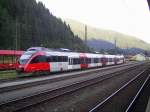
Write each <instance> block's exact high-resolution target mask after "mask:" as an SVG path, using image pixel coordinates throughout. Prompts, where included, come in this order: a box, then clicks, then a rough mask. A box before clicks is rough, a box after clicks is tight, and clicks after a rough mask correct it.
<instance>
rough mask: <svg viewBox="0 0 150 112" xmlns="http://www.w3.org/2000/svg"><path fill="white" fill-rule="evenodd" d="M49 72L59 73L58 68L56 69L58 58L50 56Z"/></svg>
mask: <svg viewBox="0 0 150 112" xmlns="http://www.w3.org/2000/svg"><path fill="white" fill-rule="evenodd" d="M50 67H51V69H50V70H51V72H56V71H59V68H58V56H52V57H51V65H50Z"/></svg>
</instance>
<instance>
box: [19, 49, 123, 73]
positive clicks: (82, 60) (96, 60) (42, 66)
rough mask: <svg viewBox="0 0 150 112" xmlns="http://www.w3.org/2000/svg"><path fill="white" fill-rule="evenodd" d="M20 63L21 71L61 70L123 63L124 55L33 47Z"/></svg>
mask: <svg viewBox="0 0 150 112" xmlns="http://www.w3.org/2000/svg"><path fill="white" fill-rule="evenodd" d="M19 63H20V65H19V66H18V68H17V70H18V71H20V72H40V71H47V72H59V71H67V70H76V69H86V68H92V67H101V66H108V65H114V64H121V63H124V57H123V56H119V55H117V56H116V55H103V54H92V53H77V52H60V51H53V50H48V49H46V48H45V49H43V48H42V50H39V48H38V50H35V49H33V48H32V49H29V50H28V51H27V52H25V53H24V54H23V55H22V56H21V58H20V60H19Z"/></svg>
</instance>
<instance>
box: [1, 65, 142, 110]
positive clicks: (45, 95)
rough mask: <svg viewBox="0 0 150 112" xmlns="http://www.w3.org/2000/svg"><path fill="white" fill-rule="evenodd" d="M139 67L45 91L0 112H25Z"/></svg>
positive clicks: (6, 105)
mask: <svg viewBox="0 0 150 112" xmlns="http://www.w3.org/2000/svg"><path fill="white" fill-rule="evenodd" d="M137 66H141V65H136V66H132V67H130V66H129V67H128V68H126V69H125V70H120V71H116V72H111V73H108V74H105V75H103V76H98V77H94V78H92V79H88V80H84V81H78V82H75V83H70V84H68V85H65V86H62V87H58V88H55V89H52V90H47V91H43V92H41V93H38V94H32V95H30V96H26V97H23V98H19V99H15V100H10V101H7V102H3V103H1V104H0V109H1V110H0V111H2V112H13V111H15V112H16V111H18V112H19V111H24V110H26V109H27V108H30V107H33V106H35V105H39V104H41V103H43V102H46V101H50V100H52V99H55V98H57V97H60V96H63V95H66V94H70V93H72V92H75V91H78V90H80V89H83V88H86V87H88V86H91V85H95V84H97V83H100V82H102V81H105V80H108V79H111V78H113V77H116V76H118V75H121V74H123V73H125V72H128V71H131V70H134V69H135V68H137Z"/></svg>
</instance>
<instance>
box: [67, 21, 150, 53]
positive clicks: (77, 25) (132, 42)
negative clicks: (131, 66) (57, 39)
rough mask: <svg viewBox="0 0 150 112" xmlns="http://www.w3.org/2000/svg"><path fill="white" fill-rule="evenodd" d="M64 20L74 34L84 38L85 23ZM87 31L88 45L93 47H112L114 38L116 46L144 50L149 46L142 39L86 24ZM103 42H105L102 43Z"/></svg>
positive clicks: (149, 45)
mask: <svg viewBox="0 0 150 112" xmlns="http://www.w3.org/2000/svg"><path fill="white" fill-rule="evenodd" d="M65 21H66V22H67V23H68V24H69V25H70V27H71V29H72V31H73V32H74V33H75V34H77V35H78V36H79V37H81V38H82V39H84V35H85V34H84V30H85V25H84V24H83V23H81V22H78V21H75V20H71V19H65ZM87 32H88V33H87V38H88V45H89V46H90V47H93V48H95V47H96V48H97V47H98V48H102V49H103V47H104V45H105V47H106V48H112V46H113V44H114V41H115V39H116V44H117V47H120V48H140V49H144V50H147V49H149V48H150V44H148V43H146V42H144V41H143V40H140V39H138V38H136V37H133V36H129V35H125V34H122V33H119V32H115V31H111V30H104V29H100V28H94V27H91V26H87ZM103 42H105V43H104V44H102V43H103Z"/></svg>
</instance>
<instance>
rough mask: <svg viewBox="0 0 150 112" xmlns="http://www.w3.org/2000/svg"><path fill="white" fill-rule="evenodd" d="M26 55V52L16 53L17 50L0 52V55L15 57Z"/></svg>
mask: <svg viewBox="0 0 150 112" xmlns="http://www.w3.org/2000/svg"><path fill="white" fill-rule="evenodd" d="M23 53H24V51H16V50H0V55H15V56H20V55H22V54H23Z"/></svg>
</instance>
